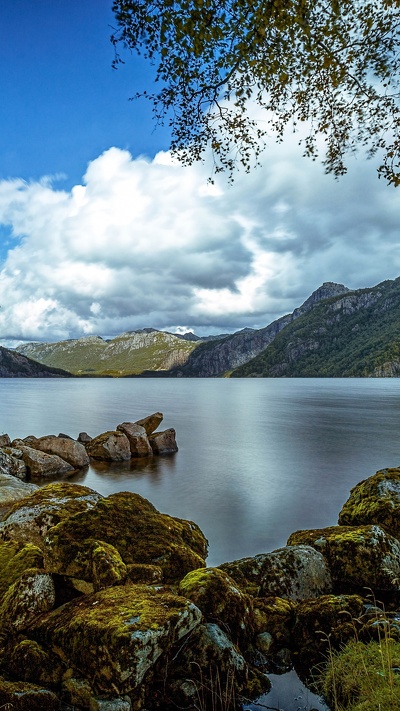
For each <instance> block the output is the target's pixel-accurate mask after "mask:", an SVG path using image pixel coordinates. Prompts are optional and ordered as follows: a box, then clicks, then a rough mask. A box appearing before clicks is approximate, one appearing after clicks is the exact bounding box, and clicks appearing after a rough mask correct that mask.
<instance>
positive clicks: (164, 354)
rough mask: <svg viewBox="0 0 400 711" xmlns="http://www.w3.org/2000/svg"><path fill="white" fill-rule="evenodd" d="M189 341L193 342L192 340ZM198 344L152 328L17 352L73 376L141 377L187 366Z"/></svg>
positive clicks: (30, 346)
mask: <svg viewBox="0 0 400 711" xmlns="http://www.w3.org/2000/svg"><path fill="white" fill-rule="evenodd" d="M189 339H190V340H189ZM198 343H199V341H198V340H196V337H195V336H194V339H193V340H192V339H191V337H190V336H187V335H186V334H185V336H180V335H174V334H171V333H165V332H163V331H157V330H156V329H153V328H144V329H141V330H138V331H128V332H127V333H123V334H122V335H120V336H117V337H116V338H113V339H111V340H104V339H103V338H100V336H87V337H84V338H78V339H75V340H68V341H59V342H57V343H26V344H24V345H22V346H18V348H17V349H16V350H17V351H18V352H19V353H22V354H23V355H25V356H28V357H29V358H33V359H34V360H36V361H38V362H40V363H43V364H45V365H47V366H52V367H56V368H63V369H65V370H68V371H69V372H70V373H73V374H74V375H86V376H105V375H108V376H114V377H121V376H126V375H138V374H140V373H142V372H143V371H145V370H150V371H169V370H170V369H171V368H173V367H176V366H178V365H180V364H181V363H184V362H185V361H186V360H187V358H188V356H189V354H190V353H191V352H192V350H193V349H194V348H196V347H197V344H198Z"/></svg>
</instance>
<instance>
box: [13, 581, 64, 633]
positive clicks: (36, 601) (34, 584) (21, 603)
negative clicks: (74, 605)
mask: <svg viewBox="0 0 400 711" xmlns="http://www.w3.org/2000/svg"><path fill="white" fill-rule="evenodd" d="M55 599H56V595H55V589H54V583H53V578H52V577H51V575H49V574H48V573H46V572H45V571H44V570H40V569H39V568H30V569H29V570H26V571H25V572H24V573H22V575H21V576H20V578H19V579H18V580H16V582H15V583H14V584H13V585H11V587H10V588H9V589H8V590H7V592H6V594H5V595H4V598H3V600H2V603H1V606H0V621H1V626H2V629H3V630H5V629H7V628H10V627H11V628H12V629H13V630H14V631H15V632H22V631H23V630H25V629H26V628H27V627H29V626H30V623H31V622H33V621H34V620H36V619H37V618H38V616H40V615H41V614H43V613H45V612H48V611H49V610H51V609H52V608H53V607H54V603H55Z"/></svg>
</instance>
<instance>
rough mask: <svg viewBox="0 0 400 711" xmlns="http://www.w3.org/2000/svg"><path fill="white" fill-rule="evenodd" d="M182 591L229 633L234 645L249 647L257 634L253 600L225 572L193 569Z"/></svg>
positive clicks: (184, 581)
mask: <svg viewBox="0 0 400 711" xmlns="http://www.w3.org/2000/svg"><path fill="white" fill-rule="evenodd" d="M178 591H179V594H180V595H184V596H185V597H188V598H189V599H190V600H192V601H193V602H194V604H195V605H196V606H197V607H198V608H199V609H200V610H201V611H202V613H203V615H204V617H205V619H206V620H207V622H212V623H216V624H217V625H218V626H219V627H222V628H223V629H225V630H229V636H230V638H231V639H232V641H233V642H235V643H239V645H244V646H245V647H246V646H247V644H248V643H249V642H250V641H251V639H252V637H253V635H254V631H255V622H254V612H253V604H252V600H251V598H250V597H249V596H248V595H246V594H245V593H243V592H241V591H240V590H239V589H238V587H237V585H236V583H235V582H234V580H232V578H230V577H229V576H228V575H227V574H226V573H225V572H224V571H222V570H220V569H218V568H200V569H199V570H193V571H192V572H190V573H188V574H187V575H186V576H185V577H184V578H183V580H182V581H181V582H180V583H179V588H178Z"/></svg>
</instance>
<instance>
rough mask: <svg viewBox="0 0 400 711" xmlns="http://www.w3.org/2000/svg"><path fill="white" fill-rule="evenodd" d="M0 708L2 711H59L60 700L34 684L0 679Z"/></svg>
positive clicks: (50, 692)
mask: <svg viewBox="0 0 400 711" xmlns="http://www.w3.org/2000/svg"><path fill="white" fill-rule="evenodd" d="M0 708H4V711H8V709H10V711H28V709H29V711H59V709H60V699H59V698H58V697H57V696H56V695H55V694H54V693H53V692H52V691H49V690H48V689H44V688H43V687H41V686H38V685H36V684H28V683H27V682H23V681H5V680H4V679H1V678H0Z"/></svg>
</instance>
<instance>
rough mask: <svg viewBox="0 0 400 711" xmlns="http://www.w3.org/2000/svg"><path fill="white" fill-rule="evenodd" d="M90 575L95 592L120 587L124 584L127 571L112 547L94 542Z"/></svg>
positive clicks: (101, 542)
mask: <svg viewBox="0 0 400 711" xmlns="http://www.w3.org/2000/svg"><path fill="white" fill-rule="evenodd" d="M92 575H93V585H94V589H95V590H102V589H103V588H108V587H111V586H112V585H121V584H123V583H124V582H125V580H126V576H127V569H126V565H125V563H124V561H123V560H122V558H121V556H120V554H119V553H118V551H117V549H116V548H114V546H112V545H110V543H105V542H104V541H95V542H94V543H93V546H92Z"/></svg>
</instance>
